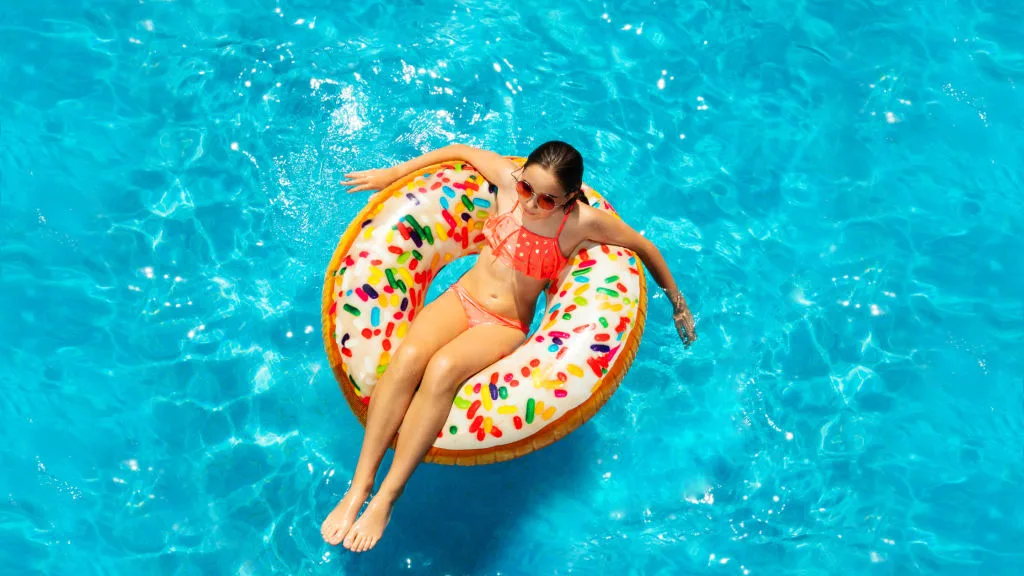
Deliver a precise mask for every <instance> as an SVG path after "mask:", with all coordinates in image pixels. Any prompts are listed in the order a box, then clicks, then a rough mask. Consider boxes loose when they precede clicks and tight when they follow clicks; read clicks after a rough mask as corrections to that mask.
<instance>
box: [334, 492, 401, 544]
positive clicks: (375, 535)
mask: <svg viewBox="0 0 1024 576" xmlns="http://www.w3.org/2000/svg"><path fill="white" fill-rule="evenodd" d="M394 505H395V498H394V497H388V496H386V495H383V494H377V495H376V496H374V497H373V500H370V504H369V505H367V507H366V512H363V515H362V516H360V517H359V520H357V521H356V523H355V524H354V525H353V526H352V529H351V530H349V531H348V535H346V536H345V548H348V549H349V550H351V551H353V552H366V551H367V550H369V549H371V548H373V547H374V546H376V545H377V542H379V541H380V537H381V536H382V535H383V534H384V529H385V528H387V527H388V522H389V521H390V520H391V509H392V508H393V507H394Z"/></svg>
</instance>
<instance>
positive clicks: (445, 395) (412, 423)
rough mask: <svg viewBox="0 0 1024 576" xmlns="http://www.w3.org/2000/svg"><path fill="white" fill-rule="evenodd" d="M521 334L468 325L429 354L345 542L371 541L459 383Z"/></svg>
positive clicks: (359, 548) (359, 545)
mask: <svg viewBox="0 0 1024 576" xmlns="http://www.w3.org/2000/svg"><path fill="white" fill-rule="evenodd" d="M523 338H524V335H523V333H522V332H521V331H519V330H516V329H514V328H509V327H506V326H499V325H494V324H483V325H479V326H475V327H473V328H470V329H469V330H467V331H466V332H464V333H462V334H461V335H459V337H458V338H456V339H455V340H452V341H451V342H450V343H448V344H447V345H445V346H444V347H443V348H441V349H440V350H438V351H437V353H436V354H434V356H433V358H431V359H430V363H429V364H427V369H426V371H425V372H424V374H423V383H422V385H421V386H420V389H419V391H417V392H416V395H415V396H414V397H413V399H412V404H411V405H410V406H409V410H408V412H406V414H405V419H404V420H402V429H401V433H400V434H399V435H398V445H397V446H396V448H395V460H394V462H392V463H391V469H390V470H389V471H388V475H387V477H385V478H384V481H383V482H382V483H381V486H380V490H378V491H377V494H376V495H375V496H374V497H373V500H371V501H370V505H369V506H368V507H367V509H366V512H365V513H364V514H363V515H362V517H360V518H359V520H358V521H357V522H356V523H355V524H354V525H353V526H352V529H351V530H349V533H348V535H347V536H346V537H345V547H346V548H348V549H349V550H353V551H356V552H363V551H366V550H369V549H370V548H373V547H374V546H375V545H376V544H377V541H378V540H379V539H380V537H381V534H383V533H384V528H385V527H386V526H387V523H388V520H389V519H390V518H391V507H392V505H393V504H394V502H395V500H396V499H397V498H398V496H400V495H401V493H402V490H404V489H405V484H406V482H408V481H409V477H410V476H412V473H413V470H415V469H416V466H417V465H419V463H420V462H422V461H423V457H424V456H426V454H427V451H428V450H430V447H431V446H432V445H433V444H434V441H435V440H436V439H437V432H438V431H439V430H440V429H441V426H443V425H444V421H445V420H446V419H447V418H448V413H449V412H451V409H452V399H453V398H455V393H456V392H457V391H458V389H459V386H461V385H462V383H463V382H465V381H466V379H467V378H469V377H470V376H472V375H473V374H476V373H477V372H479V371H480V370H483V369H484V368H486V367H487V366H490V365H491V364H493V363H494V362H496V361H498V360H499V359H501V358H502V357H504V356H506V355H507V354H509V353H510V352H512V351H513V350H515V349H516V347H517V346H519V345H520V344H521V343H522V342H523Z"/></svg>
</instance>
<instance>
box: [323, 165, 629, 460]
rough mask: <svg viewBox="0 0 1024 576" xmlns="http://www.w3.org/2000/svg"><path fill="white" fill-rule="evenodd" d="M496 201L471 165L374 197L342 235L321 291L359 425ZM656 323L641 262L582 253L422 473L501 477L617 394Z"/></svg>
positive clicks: (624, 253)
mask: <svg viewBox="0 0 1024 576" xmlns="http://www.w3.org/2000/svg"><path fill="white" fill-rule="evenodd" d="M514 160H515V161H517V162H519V163H522V162H523V159H522V158H515V159H514ZM584 190H585V192H586V194H587V197H588V199H589V201H590V203H591V205H592V206H594V207H595V208H598V209H600V210H605V211H608V212H610V213H613V214H614V210H613V209H612V207H611V205H610V204H609V203H608V202H607V201H606V200H605V199H604V198H603V197H602V196H601V195H600V194H599V193H597V192H595V191H594V190H593V189H591V188H590V187H589V186H586V185H584ZM496 192H497V188H496V187H494V186H492V185H490V184H489V183H488V182H487V181H486V180H484V178H483V176H481V175H480V173H478V172H477V171H476V170H474V169H473V167H472V166H470V165H469V164H467V163H464V162H446V163H443V164H438V165H435V166H430V167H428V168H425V169H423V170H419V171H417V172H414V173H411V174H408V175H406V176H405V177H403V178H401V179H399V180H398V181H396V182H395V183H393V184H392V185H390V186H388V187H387V188H385V189H384V190H381V191H380V192H378V193H376V194H375V195H373V196H372V197H371V198H370V200H369V202H368V204H367V205H366V207H365V208H363V210H362V211H361V212H360V213H359V215H358V216H356V218H355V219H354V220H353V221H352V223H351V224H350V225H349V227H348V229H347V230H346V231H345V233H344V234H343V235H342V236H341V240H340V241H339V242H338V245H337V248H335V250H334V256H333V257H332V258H331V262H330V265H329V266H328V268H327V274H326V279H325V281H324V290H323V338H324V346H325V347H326V349H327V356H328V359H329V361H330V364H331V369H332V370H333V372H334V375H335V377H336V378H337V380H338V384H339V386H340V387H341V391H342V393H343V394H344V396H345V399H346V400H347V401H348V404H349V407H350V408H351V409H352V412H353V413H355V415H356V417H357V418H358V419H359V421H360V422H361V423H362V424H364V425H365V424H366V411H367V406H368V405H369V402H370V399H371V398H372V396H373V388H374V386H375V385H376V383H377V380H378V379H379V378H380V376H381V374H383V373H384V371H385V370H386V369H387V367H388V362H390V359H391V356H392V354H393V353H394V352H395V350H396V349H397V348H398V346H400V345H401V343H402V340H403V338H405V336H406V333H407V332H408V329H409V325H410V323H411V322H412V321H413V320H414V319H415V317H416V313H417V311H419V310H420V309H421V308H422V307H423V305H424V297H425V296H426V294H427V290H428V289H429V288H430V284H431V282H432V281H433V279H434V277H435V276H436V275H437V273H438V272H439V271H440V270H441V269H442V268H443V267H444V266H445V265H447V264H448V263H450V262H452V261H454V260H455V259H457V258H461V257H463V256H467V255H470V254H476V253H478V252H479V251H480V249H481V247H482V246H483V244H484V236H483V233H482V230H483V225H484V221H485V220H486V219H487V218H488V217H489V216H491V214H492V213H493V212H494V209H495V204H496V197H495V195H496ZM646 314H647V290H646V281H645V278H644V271H643V268H642V266H641V263H640V261H639V259H638V258H637V257H636V255H635V254H633V253H632V252H630V251H629V250H626V249H624V248H620V247H617V246H608V245H599V244H593V243H588V244H586V245H581V246H580V247H579V248H578V250H577V251H576V253H575V254H574V255H572V257H570V259H569V264H568V265H567V266H566V267H565V270H563V271H562V274H561V276H560V277H559V281H558V284H557V285H554V284H553V285H552V287H551V289H550V290H549V291H548V292H547V308H546V310H545V312H544V314H543V317H542V319H541V321H540V326H539V328H538V329H537V331H536V332H534V333H532V334H531V335H530V336H529V337H528V338H527V339H526V340H525V341H524V342H523V344H522V345H521V346H520V347H519V348H518V349H516V350H515V351H514V352H513V353H512V354H510V355H508V356H506V357H505V358H502V359H501V360H499V361H497V362H495V363H494V364H492V365H490V366H488V367H486V368H484V369H483V370H481V371H480V372H478V373H477V374H475V375H474V376H472V377H471V378H469V379H468V380H466V381H465V382H464V383H463V384H462V385H461V386H460V387H459V389H458V393H457V394H456V396H455V399H454V401H453V403H452V410H451V413H450V414H449V415H448V420H447V422H445V425H444V427H443V428H442V429H441V432H440V434H439V435H438V438H437V440H436V442H435V443H434V446H433V447H432V448H431V449H430V451H429V452H428V454H427V456H426V458H425V461H427V462H433V463H438V464H457V465H474V464H490V463H492V462H501V461H505V460H511V459H513V458H517V457H519V456H522V455H524V454H527V453H529V452H532V451H534V450H538V449H540V448H543V447H545V446H547V445H549V444H551V443H553V442H555V441H557V440H559V439H560V438H563V437H564V436H566V435H567V434H569V433H570V432H572V431H573V430H575V429H576V428H578V427H579V426H581V425H582V424H583V423H584V422H586V421H587V420H588V419H589V418H590V417H592V416H593V415H594V414H596V413H597V411H598V410H599V409H600V408H601V407H602V406H603V405H604V404H605V402H607V401H608V399H609V398H610V397H611V395H612V394H613V393H614V392H615V390H616V389H617V388H618V386H619V383H620V382H621V381H622V378H623V377H624V376H625V374H626V371H627V370H628V369H629V366H630V364H631V363H632V362H633V359H634V358H635V357H636V352H637V348H638V347H639V345H640V338H641V336H642V334H643V330H644V321H645V318H646Z"/></svg>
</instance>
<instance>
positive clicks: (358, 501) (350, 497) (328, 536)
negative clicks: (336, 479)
mask: <svg viewBox="0 0 1024 576" xmlns="http://www.w3.org/2000/svg"><path fill="white" fill-rule="evenodd" d="M369 495H370V488H363V487H361V486H360V487H357V486H355V485H352V486H351V487H349V489H348V492H346V493H345V497H344V498H342V499H341V502H338V505H337V506H335V507H334V510H331V513H330V514H328V515H327V519H326V520H324V523H323V524H321V525H320V535H321V536H323V537H324V542H327V543H328V544H330V545H331V546H337V545H338V544H339V543H340V542H341V541H342V539H344V538H345V536H346V535H347V534H348V532H349V529H350V528H352V522H354V521H355V519H356V515H357V514H359V509H360V508H362V507H363V503H364V502H366V498H367V497H368V496H369Z"/></svg>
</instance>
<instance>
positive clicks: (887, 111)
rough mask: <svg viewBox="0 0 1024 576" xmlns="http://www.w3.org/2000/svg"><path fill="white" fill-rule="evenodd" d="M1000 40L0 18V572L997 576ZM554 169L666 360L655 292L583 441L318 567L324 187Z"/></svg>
mask: <svg viewBox="0 0 1024 576" xmlns="http://www.w3.org/2000/svg"><path fill="white" fill-rule="evenodd" d="M398 4H401V5H400V6H399V5H398ZM1022 17H1024V14H1022V9H1021V8H1019V7H1017V6H1016V5H1015V4H1013V3H1010V2H999V1H979V2H975V3H973V5H971V4H969V3H945V2H942V3H940V2H925V1H923V0H914V1H910V2H889V1H881V0H875V1H873V2H868V1H856V2H844V3H835V2H821V1H767V0H765V1H753V0H751V1H747V2H743V1H729V2H724V3H719V5H712V4H705V3H674V2H630V3H613V2H609V3H604V4H602V3H597V2H567V3H560V5H559V7H558V8H555V9H552V8H549V7H548V4H547V3H541V2H535V1H533V0H528V1H525V2H517V3H510V2H490V3H482V2H468V3H461V2H459V3H456V2H435V1H433V0H431V1H429V2H426V1H420V2H409V3H383V2H378V1H374V2H369V3H366V4H362V5H360V6H355V5H352V6H345V7H340V6H332V5H331V3H328V2H313V1H309V0H307V1H301V2H289V3H274V2H271V1H253V2H246V1H243V0H219V1H216V2H202V3H199V2H152V1H145V2H141V1H140V2H110V1H95V0H92V1H86V2H81V3H71V2H63V3H58V4H57V5H53V4H52V3H42V2H35V3H18V4H15V3H8V6H6V7H5V8H4V10H3V13H2V15H0V33H2V35H3V38H4V42H3V48H2V49H0V195H2V196H0V210H2V212H0V234H2V243H0V255H2V260H0V266H2V267H0V300H2V302H3V306H2V307H0V310H2V312H0V338H2V340H0V355H2V356H0V360H2V362H0V379H2V380H0V381H2V385H3V391H4V394H3V397H2V399H0V433H2V438H3V440H4V442H3V446H2V447H0V466H2V468H3V474H2V475H0V488H2V492H3V494H4V495H5V496H6V498H5V499H4V503H3V504H2V505H0V506H2V508H0V510H2V515H0V565H3V566H5V567H8V569H5V572H6V573H11V572H13V573H17V574H70V573H74V574H110V573H160V574H269V573H272V572H282V573H290V574H390V573H398V572H409V573H418V574H473V575H476V574H499V573H500V574H503V575H518V574H569V573H573V574H616V575H618V574H652V575H653V574H687V573H713V574H740V575H745V574H748V573H749V574H798V573H799V574H817V573H822V574H825V573H879V574H915V573H920V574H957V575H960V574H1017V573H1020V572H1021V571H1022V570H1024V555H1022V552H1021V547H1020V541H1021V534H1022V533H1024V500H1022V499H1021V498H1020V497H1019V487H1020V485H1021V482H1022V480H1024V464H1022V455H1024V447H1022V443H1021V438H1022V437H1024V416H1022V414H1024V386H1022V380H1021V374H1022V369H1024V355H1022V354H1021V353H1020V351H1019V343H1020V342H1021V340H1022V337H1024V303H1022V296H1021V295H1022V294H1024V275H1022V274H1021V273H1020V268H1019V264H1018V265H1014V264H1012V262H1013V259H1014V258H1019V257H1020V253H1021V252H1022V249H1024V242H1022V241H1021V240H1020V238H1021V233H1022V231H1024V216H1022V214H1024V210H1022V208H1024V206H1022V203H1024V201H1022V198H1024V196H1022V194H1021V189H1022V177H1021V171H1020V168H1019V163H1020V158H1021V157H1022V154H1024V149H1022V148H1024V146H1022V141H1021V138H1020V132H1021V129H1022V128H1024V102H1022V97H1021V91H1020V90H1021V89H1020V87H1019V85H1020V84H1021V83H1022V82H1024V64H1022V62H1024V45H1022V43H1021V36H1020V34H1019V26H1018V25H1017V24H1016V23H1019V22H1021V21H1024V19H1022ZM550 138H561V139H564V140H567V141H569V142H572V143H574V144H575V145H576V146H577V147H579V148H580V150H581V151H582V152H583V154H584V156H585V158H586V159H587V168H588V176H587V180H588V182H590V183H591V184H593V185H594V186H595V187H596V188H597V189H599V190H601V191H603V192H605V193H607V194H608V196H609V197H610V199H611V200H612V201H613V202H614V203H615V205H616V207H617V208H618V209H619V210H620V212H622V214H623V215H624V216H625V217H626V218H627V219H628V220H629V221H630V222H631V223H632V224H633V225H634V226H635V227H637V228H638V229H642V230H644V231H645V233H646V234H647V236H648V237H649V238H651V239H652V240H654V241H655V242H656V243H658V244H659V245H660V246H661V247H662V249H663V251H664V253H665V255H666V257H667V259H668V260H669V263H670V265H671V266H673V269H674V271H675V273H676V276H677V278H678V279H679V280H680V284H681V286H682V288H683V290H684V291H685V292H686V294H687V295H688V297H689V299H690V301H691V306H692V307H693V309H694V312H695V313H696V314H697V316H698V331H699V333H700V336H701V339H700V341H699V342H698V343H697V344H696V345H695V346H694V347H693V348H692V349H691V350H690V351H689V352H683V351H682V348H681V346H680V345H679V343H678V341H677V338H676V337H675V332H674V329H673V327H672V326H671V324H670V323H669V322H667V319H668V317H669V306H668V304H667V303H666V302H665V300H664V298H660V297H656V298H654V299H653V300H652V301H651V310H650V314H651V315H650V320H649V323H648V328H647V333H646V335H645V338H644V341H643V344H642V346H641V349H640V353H639V356H638V358H637V361H636V363H635V364H634V367H633V370H632V371H631V373H630V374H629V376H628V377H627V378H626V379H625V381H624V382H623V385H622V387H621V388H620V390H619V391H618V392H617V393H616V395H615V396H614V397H613V398H612V400H611V401H610V402H609V404H608V405H607V406H606V407H605V408H604V410H603V411H602V412H601V413H600V414H599V415H598V416H597V417H596V418H594V419H593V420H592V421H591V422H590V423H588V424H587V425H585V426H584V427H583V428H581V429H580V430H578V431H577V432H575V433H573V434H572V435H571V436H570V437H569V438H567V439H565V440H563V441H561V442H559V443H558V444H556V445H555V446H552V447H551V448H548V449H545V450H542V451H541V452H538V453H536V454H532V455H529V456H527V457H524V458H522V459H520V460H517V461H514V462H511V463H506V464H501V465H494V466H488V467H483V468H474V469H464V468H443V467H424V468H422V469H421V470H420V471H419V472H418V473H417V475H416V476H415V477H414V479H413V482H412V483H411V484H410V488H409V490H408V492H407V493H406V495H405V497H404V498H403V501H402V502H401V503H400V506H399V507H398V508H397V509H396V513H395V516H394V518H393V520H392V525H391V527H390V528H389V531H388V533H387V534H386V535H385V538H384V540H383V541H382V542H381V544H380V545H379V547H378V549H377V550H375V551H374V552H373V553H371V554H368V555H364V556H362V557H358V558H356V557H352V556H351V555H348V554H346V553H344V551H343V550H340V549H330V548H328V547H327V546H326V545H324V544H323V543H322V541H321V540H320V535H319V529H318V527H319V523H320V521H321V520H322V518H323V517H324V515H325V514H326V513H327V511H328V510H329V508H330V506H331V505H332V504H333V503H334V501H335V500H336V499H337V498H338V497H339V496H340V495H341V493H342V492H343V491H344V489H345V482H346V481H347V479H348V477H349V475H350V474H351V471H352V466H353V465H354V462H355V457H356V453H357V450H358V446H359V440H360V433H361V429H360V428H359V425H358V424H357V422H356V420H355V418H354V417H353V416H352V415H351V414H350V413H349V411H348V409H347V408H346V406H345V403H344V401H343V399H342V396H341V393H340V392H339V391H338V389H337V387H336V385H335V383H334V380H333V378H332V376H331V373H330V370H329V368H328V366H327V364H326V359H325V355H324V351H323V349H322V347H321V344H320V335H319V322H320V317H319V303H320V287H321V282H322V274H323V271H324V268H325V267H326V264H327V262H328V259H329V257H330V254H331V250H332V248H333V247H334V243H335V241H336V240H337V236H338V235H339V234H340V232H341V231H342V230H343V229H344V226H345V224H346V223H347V222H348V220H349V219H350V218H351V217H352V216H353V215H354V214H355V213H356V210H357V209H358V207H359V206H360V205H361V203H362V202H364V201H365V196H348V195H345V194H344V193H342V192H341V191H340V190H339V189H338V187H337V186H336V183H337V182H338V180H340V178H341V175H342V174H343V173H345V172H346V171H348V170H351V169H359V168H367V167H373V166H379V165H383V164H387V163H390V162H395V161H398V160H401V159H404V158H406V157H408V156H409V155H412V154H415V153H417V152H419V151H422V150H425V149H427V148H429V147H435V146H440V145H443V144H445V143H448V142H450V141H453V140H457V141H463V142H466V143H470V144H476V145H481V146H488V147H491V148H494V149H496V150H498V151H500V152H504V153H508V154H513V153H517V154H522V153H524V152H525V151H528V150H529V149H530V148H531V147H532V146H534V145H536V144H538V143H540V142H542V141H544V140H547V139H550ZM1015 255H1016V256H1015ZM1018 262H1019V261H1018Z"/></svg>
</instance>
